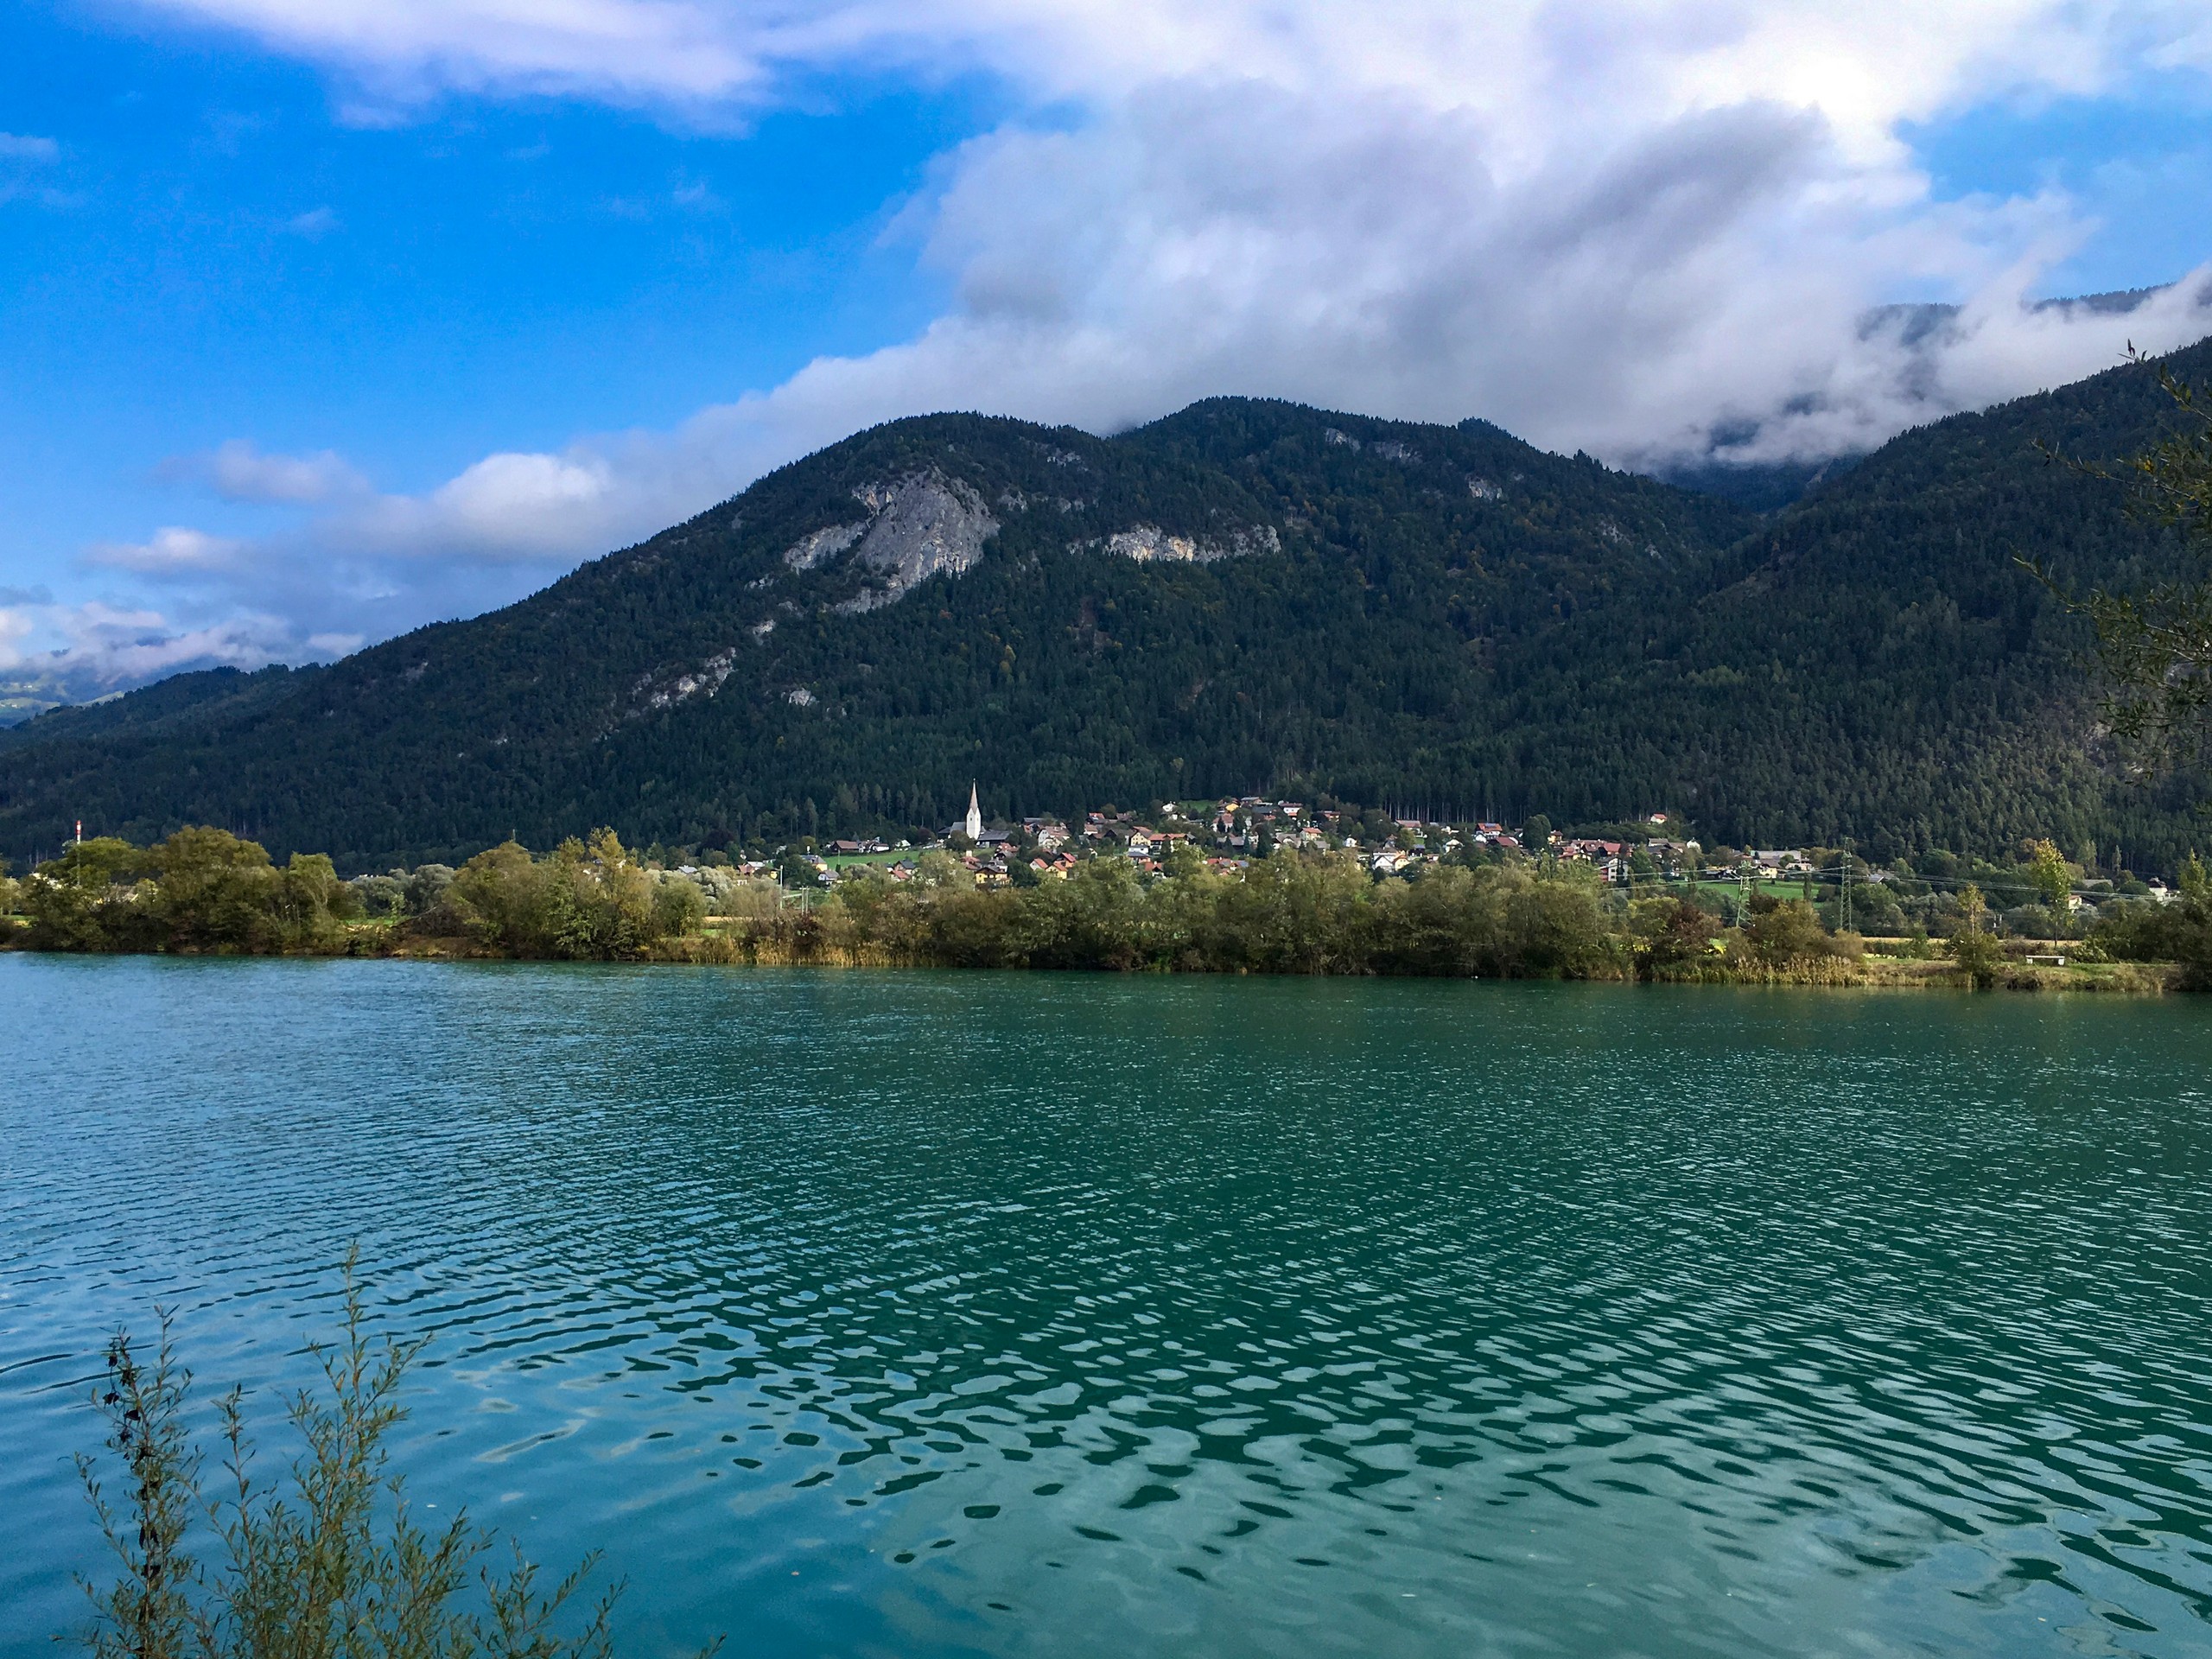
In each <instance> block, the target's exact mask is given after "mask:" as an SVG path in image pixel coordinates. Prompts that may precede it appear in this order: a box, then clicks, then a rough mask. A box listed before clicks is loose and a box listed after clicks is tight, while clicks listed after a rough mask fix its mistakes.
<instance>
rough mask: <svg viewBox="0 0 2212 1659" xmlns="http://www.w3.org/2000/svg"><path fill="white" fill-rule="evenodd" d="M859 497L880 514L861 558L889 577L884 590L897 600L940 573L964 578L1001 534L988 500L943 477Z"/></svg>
mask: <svg viewBox="0 0 2212 1659" xmlns="http://www.w3.org/2000/svg"><path fill="white" fill-rule="evenodd" d="M855 493H859V494H861V499H862V500H863V501H865V502H867V503H868V505H869V506H871V507H874V508H875V509H876V515H875V522H874V524H870V525H869V526H868V534H867V535H865V536H863V537H861V545H860V551H859V552H858V553H857V554H856V555H855V557H856V558H858V559H859V560H860V562H861V563H862V564H864V565H867V566H868V567H869V568H870V569H874V570H880V571H881V572H882V573H883V575H884V577H885V582H884V584H883V585H884V587H885V588H886V589H887V590H888V591H889V592H890V594H892V595H893V596H894V597H895V596H896V595H897V594H903V593H904V592H906V589H908V588H912V587H913V586H914V585H915V584H916V583H917V582H926V581H928V580H929V579H930V578H931V576H934V575H938V574H939V573H940V572H942V573H945V574H948V575H959V574H960V572H962V571H963V570H965V569H968V567H969V565H971V564H973V563H976V560H977V559H979V558H981V557H982V556H983V543H985V542H986V541H988V540H989V539H990V537H994V536H995V535H997V534H998V530H999V521H998V520H997V519H995V518H992V517H991V511H990V509H989V508H988V506H986V505H984V504H983V498H982V496H980V495H978V494H976V492H975V491H974V490H972V489H970V488H969V486H967V485H965V484H963V483H961V482H960V481H959V480H957V479H950V478H947V477H945V476H944V474H942V473H938V472H929V473H917V474H914V475H913V476H912V477H910V478H906V479H902V480H899V482H898V483H896V484H893V485H890V486H884V485H871V486H868V490H867V492H866V493H860V492H855Z"/></svg>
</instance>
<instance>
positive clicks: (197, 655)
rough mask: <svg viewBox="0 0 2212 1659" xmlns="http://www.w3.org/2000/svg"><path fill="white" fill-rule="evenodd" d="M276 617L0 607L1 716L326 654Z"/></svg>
mask: <svg viewBox="0 0 2212 1659" xmlns="http://www.w3.org/2000/svg"><path fill="white" fill-rule="evenodd" d="M303 643H304V642H302V640H301V639H300V638H299V637H298V635H297V633H296V632H295V631H294V630H293V629H292V627H291V626H289V624H287V623H286V622H284V621H283V620H281V619H279V618H277V617H273V616H264V615H256V614H251V613H247V614H244V615H238V616H232V617H227V618H225V619H224V620H220V621H218V622H213V623H209V624H206V625H203V626H180V625H178V624H176V623H175V622H174V621H172V620H170V619H169V618H168V616H166V615H164V614H163V613H162V612H160V611H158V610H154V609H151V608H148V607H131V606H117V605H112V604H109V603H105V602H104V601H92V602H91V603H88V604H83V605H68V606H62V605H53V604H47V603H37V602H33V603H26V604H17V605H10V606H5V607H0V721H6V720H10V719H19V718H22V717H23V716H25V715H30V714H34V713H36V712H37V711H38V710H40V709H47V708H51V707H53V706H54V704H56V703H61V702H85V701H86V700H87V699H90V698H92V697H99V696H106V695H107V694H108V693H110V692H111V691H123V690H130V688H132V687H133V686H138V685H144V684H147V683H149V682H151V681H154V680H158V679H162V678H163V677H166V676H168V675H170V674H175V673H178V672H181V671H184V670H187V669H195V668H217V667H230V668H244V669H253V668H260V667H264V666H265V665H266V664H270V663H272V662H278V661H287V660H289V661H297V660H299V659H300V658H302V657H303V656H315V655H320V654H326V653H321V652H317V651H316V650H315V648H314V647H312V646H309V647H308V649H307V650H305V651H302V644H303Z"/></svg>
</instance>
